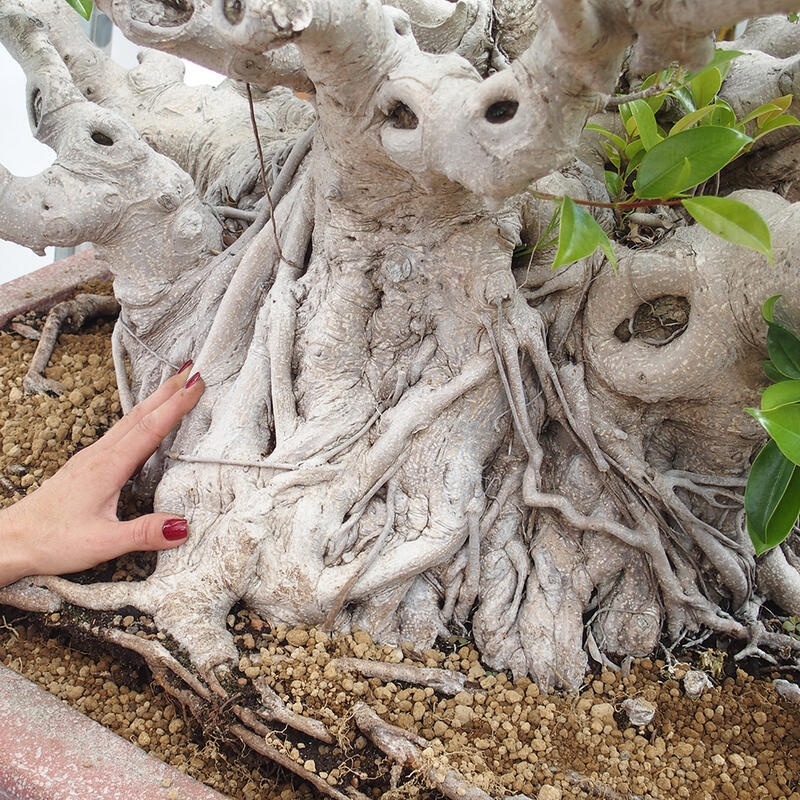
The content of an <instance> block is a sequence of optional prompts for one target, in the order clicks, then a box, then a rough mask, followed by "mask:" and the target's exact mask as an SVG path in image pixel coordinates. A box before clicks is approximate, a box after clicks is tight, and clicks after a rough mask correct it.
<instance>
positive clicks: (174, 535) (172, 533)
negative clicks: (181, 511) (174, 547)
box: [161, 519, 189, 542]
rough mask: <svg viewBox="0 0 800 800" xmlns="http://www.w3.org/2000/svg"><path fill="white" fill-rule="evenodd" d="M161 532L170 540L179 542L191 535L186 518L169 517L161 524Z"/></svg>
mask: <svg viewBox="0 0 800 800" xmlns="http://www.w3.org/2000/svg"><path fill="white" fill-rule="evenodd" d="M161 533H162V534H163V535H164V538H165V539H166V540H167V541H168V542H177V541H178V540H179V539H185V538H186V537H187V536H188V535H189V523H188V522H187V521H186V520H185V519H168V520H167V521H166V522H165V523H164V524H163V525H162V526H161Z"/></svg>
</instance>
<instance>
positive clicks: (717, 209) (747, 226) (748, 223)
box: [640, 170, 772, 264]
mask: <svg viewBox="0 0 800 800" xmlns="http://www.w3.org/2000/svg"><path fill="white" fill-rule="evenodd" d="M640 172H641V170H640ZM683 207H684V208H685V209H686V210H687V211H688V212H689V213H690V214H691V215H692V217H693V218H694V219H695V220H696V221H697V222H699V223H700V224H701V225H702V226H703V227H704V228H707V229H708V230H710V231H711V233H715V234H716V235H717V236H719V237H721V238H723V239H725V240H726V241H728V242H733V244H738V245H742V247H749V248H750V249H751V250H757V251H758V252H759V253H763V254H764V255H765V256H766V257H767V258H768V259H769V262H770V264H771V263H772V241H771V239H770V234H769V228H768V227H767V223H766V222H764V219H763V218H762V216H761V215H760V214H759V213H758V212H757V211H756V210H755V209H753V208H751V207H750V206H749V205H747V203H743V202H741V200H734V199H733V198H730V197H693V198H691V199H690V198H687V199H685V200H684V201H683Z"/></svg>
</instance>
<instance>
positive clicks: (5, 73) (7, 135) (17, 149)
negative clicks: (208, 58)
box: [0, 30, 221, 284]
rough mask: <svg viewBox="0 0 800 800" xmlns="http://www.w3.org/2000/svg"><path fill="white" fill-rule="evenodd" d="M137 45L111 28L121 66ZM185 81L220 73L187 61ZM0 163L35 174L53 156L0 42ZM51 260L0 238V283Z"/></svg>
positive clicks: (213, 79)
mask: <svg viewBox="0 0 800 800" xmlns="http://www.w3.org/2000/svg"><path fill="white" fill-rule="evenodd" d="M137 50H138V48H137V47H136V45H133V44H131V43H130V42H128V41H127V40H126V39H124V38H123V36H122V35H121V34H120V33H119V31H117V30H115V31H114V38H113V39H112V45H111V55H112V57H113V58H114V60H115V61H117V62H119V63H120V64H122V65H123V66H126V67H131V66H133V65H135V64H136V52H137ZM186 66H187V70H186V83H189V84H193V85H197V84H201V83H212V84H216V83H218V82H219V81H220V80H221V77H220V76H219V75H217V74H216V73H213V72H210V71H209V70H206V69H203V68H202V67H197V66H195V65H194V64H189V63H187V65H186ZM0 109H2V114H0V164H2V165H3V166H4V167H5V168H6V169H7V170H9V171H10V172H12V173H14V175H20V176H22V175H35V174H36V173H38V172H41V171H42V170H43V169H45V168H46V167H47V166H48V165H49V164H51V163H52V162H53V161H54V160H55V153H54V152H53V151H52V150H51V149H50V148H49V147H46V146H45V145H43V144H40V143H39V142H37V141H36V139H34V138H33V135H32V134H31V131H30V128H29V127H28V118H27V114H26V111H25V75H24V73H23V72H22V69H21V68H20V67H19V65H18V64H17V62H16V61H14V59H12V58H11V56H10V55H9V54H8V52H7V51H6V50H5V48H4V47H3V46H2V45H0ZM52 260H53V251H52V248H48V249H47V255H45V256H44V257H42V256H37V255H35V254H34V253H33V252H32V251H31V250H28V249H27V248H26V247H21V246H20V245H17V244H13V243H12V242H6V241H3V240H2V239H0V284H2V283H5V282H6V281H10V280H12V279H14V278H16V277H18V276H19V275H24V274H26V273H28V272H31V271H32V270H34V269H37V268H38V267H40V266H43V265H44V264H48V263H50V262H51V261H52Z"/></svg>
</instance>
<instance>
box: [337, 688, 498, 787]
mask: <svg viewBox="0 0 800 800" xmlns="http://www.w3.org/2000/svg"><path fill="white" fill-rule="evenodd" d="M353 716H354V718H355V721H356V725H358V727H359V729H360V730H361V731H362V732H363V733H364V734H365V735H366V736H367V738H369V740H370V741H371V742H372V743H373V744H374V745H375V746H376V747H377V748H378V749H379V750H381V751H383V752H384V753H386V755H387V756H389V758H390V759H392V761H394V762H395V763H396V764H397V765H398V766H400V767H406V768H409V769H412V770H415V771H418V772H419V773H420V774H421V775H422V776H423V778H424V780H425V782H426V783H427V784H428V786H430V787H431V788H432V789H436V790H437V791H439V792H441V793H442V794H443V795H444V796H445V797H447V798H450V800H491V795H489V794H487V793H486V792H485V791H484V790H483V789H480V788H478V787H477V786H474V785H472V784H471V783H470V782H469V781H468V780H467V779H466V778H465V777H464V776H463V775H462V774H461V773H460V772H458V771H457V770H455V769H452V768H450V767H448V766H444V765H441V764H439V763H437V761H436V759H435V757H433V756H432V755H431V754H430V750H429V749H428V748H429V743H428V741H427V740H426V739H423V738H422V737H421V736H417V734H415V733H411V731H407V730H405V729H404V728H399V727H397V726H396V725H392V724H390V723H388V722H384V721H383V720H382V719H381V718H380V717H379V716H378V715H377V714H376V713H375V712H374V711H373V710H372V709H371V708H370V707H369V706H368V705H366V704H365V703H356V705H355V706H354V707H353Z"/></svg>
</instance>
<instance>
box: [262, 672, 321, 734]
mask: <svg viewBox="0 0 800 800" xmlns="http://www.w3.org/2000/svg"><path fill="white" fill-rule="evenodd" d="M253 686H255V687H256V689H258V693H259V695H260V696H261V707H260V708H259V709H258V715H259V716H260V717H263V718H264V719H266V720H269V721H270V722H279V723H281V724H282V725H288V726H289V727H290V728H294V729H295V730H296V731H300V733H305V734H306V735H308V736H311V737H313V738H314V739H319V740H320V741H321V742H327V743H329V744H330V743H331V742H333V737H332V736H331V735H330V733H329V732H328V729H327V728H326V727H325V726H324V725H323V724H322V723H321V722H319V721H317V720H315V719H309V718H308V717H304V716H303V715H302V714H296V713H295V712H294V711H292V710H291V709H289V708H287V707H286V703H284V702H283V700H281V698H280V697H279V696H278V695H277V694H276V692H275V691H274V690H273V689H272V687H271V686H270V685H269V684H268V683H267V681H266V680H265V679H264V678H256V679H255V680H254V681H253Z"/></svg>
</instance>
